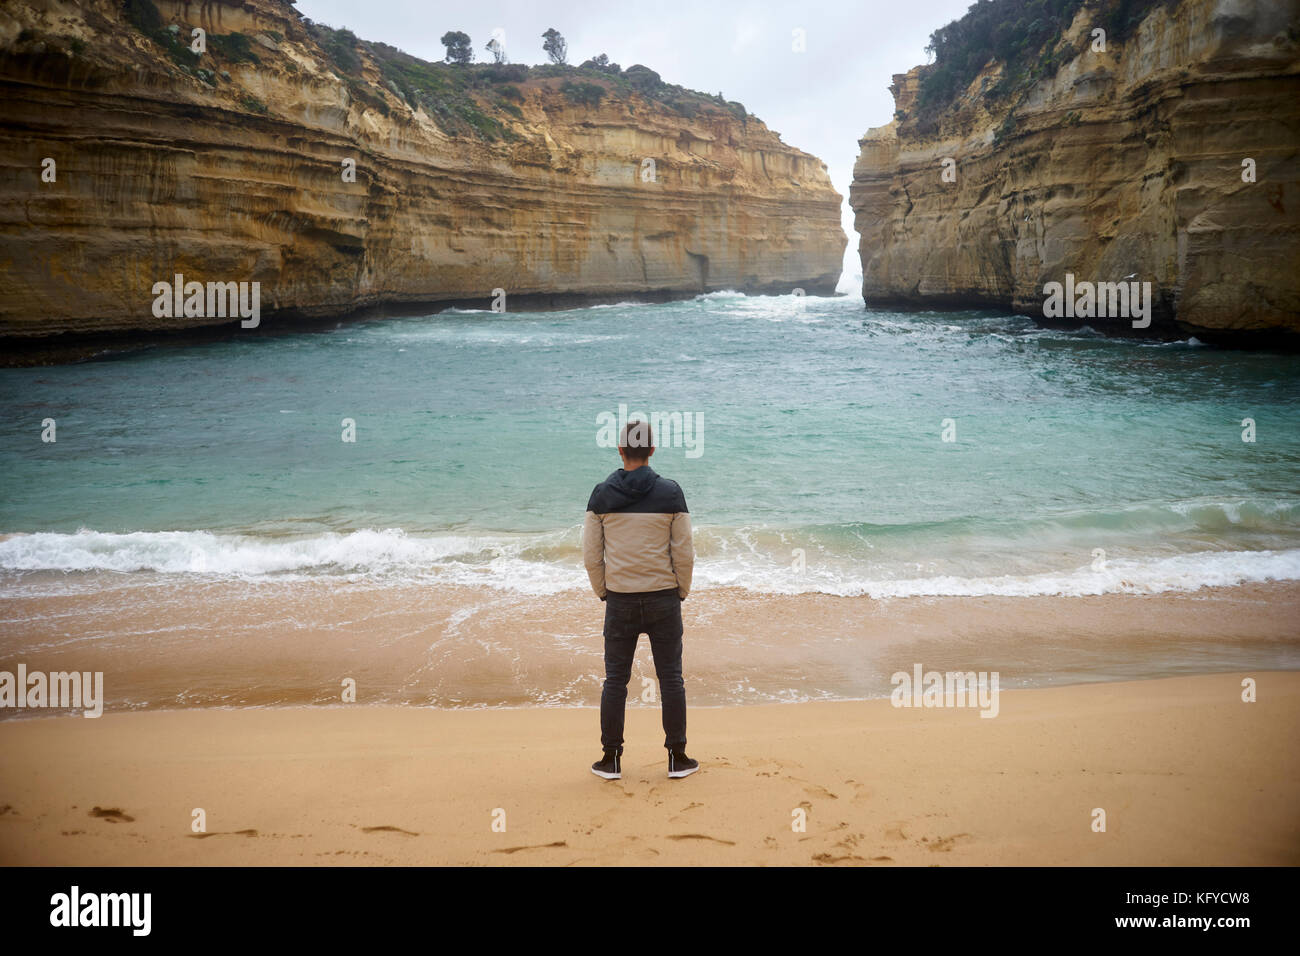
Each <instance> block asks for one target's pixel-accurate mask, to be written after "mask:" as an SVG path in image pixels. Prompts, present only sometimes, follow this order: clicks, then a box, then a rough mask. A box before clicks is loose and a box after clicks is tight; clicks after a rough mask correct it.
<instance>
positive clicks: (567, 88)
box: [560, 80, 605, 107]
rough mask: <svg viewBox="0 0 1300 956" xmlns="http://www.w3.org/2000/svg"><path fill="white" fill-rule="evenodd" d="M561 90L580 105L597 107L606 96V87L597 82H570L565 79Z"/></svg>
mask: <svg viewBox="0 0 1300 956" xmlns="http://www.w3.org/2000/svg"><path fill="white" fill-rule="evenodd" d="M560 92H561V93H563V94H564V95H565V96H566V97H567V98H568V99H569V100H570V102H573V103H577V104H578V105H579V106H591V107H597V106H600V101H601V100H602V99H604V98H605V88H604V87H603V86H601V85H599V84H597V83H570V82H569V81H568V80H565V81H564V83H563V85H561V86H560Z"/></svg>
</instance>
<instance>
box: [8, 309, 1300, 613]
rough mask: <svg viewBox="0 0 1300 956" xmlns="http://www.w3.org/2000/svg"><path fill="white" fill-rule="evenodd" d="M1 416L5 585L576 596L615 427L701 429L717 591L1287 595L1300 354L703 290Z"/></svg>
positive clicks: (157, 367) (693, 470)
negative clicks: (226, 585) (51, 423)
mask: <svg viewBox="0 0 1300 956" xmlns="http://www.w3.org/2000/svg"><path fill="white" fill-rule="evenodd" d="M0 397H2V399H3V407H4V409H5V415H4V416H3V417H2V418H0V487H3V495H2V498H0V593H7V594H9V595H11V596H12V595H16V594H19V593H21V594H22V595H24V596H28V597H30V596H33V595H39V594H57V593H61V592H64V591H67V590H69V589H72V590H75V589H77V588H79V587H84V586H85V585H87V583H89V582H92V581H96V580H101V579H102V575H104V574H110V573H111V574H115V575H125V576H128V579H129V576H130V575H133V574H140V575H148V576H149V578H150V580H155V581H156V580H157V579H158V578H159V576H162V577H164V578H167V579H169V580H174V581H176V582H178V583H183V582H186V581H195V582H199V581H212V580H214V579H232V580H240V579H251V580H258V581H264V580H273V581H284V582H291V581H293V580H295V579H296V578H313V579H317V578H331V577H336V578H339V579H340V580H346V581H357V580H364V581H370V582H379V583H382V582H385V581H392V582H394V583H401V584H403V585H406V584H412V583H415V584H419V583H428V584H434V585H436V584H439V583H442V584H448V585H452V584H455V585H481V586H486V587H490V588H494V589H499V590H504V591H508V592H513V593H515V594H522V595H530V594H536V595H545V594H556V593H559V592H562V591H566V590H570V589H582V588H585V587H586V586H587V585H586V577H585V574H584V573H583V570H582V566H581V557H580V537H579V529H580V525H581V520H582V514H583V510H584V507H585V504H586V500H587V496H588V494H589V493H590V491H591V488H592V486H593V485H594V484H595V483H596V482H597V481H599V480H600V479H602V478H603V477H604V476H605V475H606V474H607V473H608V472H609V471H611V470H612V469H613V468H615V467H617V466H618V459H617V452H616V450H615V449H613V448H610V447H602V445H601V443H600V437H601V436H600V425H601V423H602V421H606V420H608V419H609V418H611V417H614V418H616V417H617V416H618V414H619V411H620V406H626V408H627V409H628V410H629V411H634V412H636V411H639V412H643V413H647V414H655V413H657V414H661V415H671V414H673V413H680V414H681V415H682V416H683V418H682V421H683V422H684V423H685V422H690V423H691V425H692V429H691V431H690V432H689V434H687V435H682V434H681V433H679V434H678V435H676V436H674V438H673V440H671V441H667V442H665V441H664V440H663V439H664V436H662V435H661V436H660V438H661V447H660V450H659V451H658V452H657V454H656V455H655V457H654V459H653V466H654V467H655V469H656V470H657V471H659V473H660V474H664V475H667V476H669V477H672V478H674V479H676V480H678V481H679V482H680V483H681V485H682V486H683V488H684V490H685V493H686V497H687V501H688V503H689V506H690V508H691V511H692V513H693V519H694V523H695V528H696V542H697V551H698V563H697V568H696V584H697V587H699V588H705V589H707V588H715V587H724V586H726V587H735V588H740V589H745V590H748V591H753V592H763V593H781V594H796V593H803V592H822V593H828V594H836V595H870V596H874V597H890V596H908V595H1040V594H1101V593H1110V592H1125V593H1153V592H1162V591H1170V590H1195V589H1197V588H1200V587H1204V586H1209V585H1225V584H1236V583H1241V582H1251V581H1268V580H1283V581H1285V580H1295V579H1297V578H1300V482H1298V481H1297V478H1300V429H1298V428H1297V423H1300V356H1295V355H1282V354H1273V353H1260V352H1236V351H1224V350H1218V349H1214V348H1208V347H1205V346H1202V345H1201V344H1200V343H1197V342H1196V341H1194V340H1189V341H1184V342H1176V343H1163V344H1156V343H1147V342H1134V341H1128V340H1121V339H1111V338H1105V337H1103V336H1101V335H1099V334H1097V333H1096V332H1093V331H1091V330H1086V329H1085V330H1083V331H1078V332H1064V331H1051V330H1043V329H1039V328H1036V327H1035V326H1034V325H1033V324H1032V323H1031V322H1029V321H1028V320H1026V319H1024V318H1021V317H1016V316H1009V315H1002V314H995V313H989V312H955V313H954V312H945V313H920V314H902V313H894V312H889V311H879V310H864V309H863V307H862V303H861V300H860V299H858V298H856V297H839V298H817V297H806V298H801V297H795V296H744V295H740V294H736V293H715V294H710V295H705V296H700V297H698V298H695V299H692V300H687V301H681V302H675V303H668V304H654V305H648V304H635V303H625V304H620V305H613V306H596V307H591V308H583V309H574V310H570V311H563V312H544V313H531V312H512V313H506V314H495V313H491V312H445V313H441V314H436V315H428V316H422V317H410V318H395V319H385V320H382V321H369V322H358V323H346V324H341V325H339V326H338V327H336V328H332V329H329V330H327V331H319V332H310V333H299V334H293V335H284V336H249V337H247V338H242V339H236V340H234V341H231V342H226V343H216V344H204V345H195V346H186V347H168V348H155V349H149V350H143V351H137V352H132V353H127V354H122V355H117V356H114V357H108V358H105V359H102V360H99V361H95V362H91V363H85V364H79V365H69V366H62V367H53V368H35V369H3V370H0ZM50 418H52V419H54V420H55V422H56V429H57V432H56V435H57V441H55V442H53V443H48V442H43V441H42V438H41V436H42V422H43V421H44V420H45V419H50ZM344 419H350V420H352V421H353V422H354V423H355V437H356V440H355V442H345V441H343V440H342V436H343V434H344V427H345V426H344ZM1246 419H1250V420H1251V421H1253V423H1254V438H1255V440H1254V441H1253V442H1248V441H1243V431H1244V430H1245V427H1246V426H1244V425H1243V420H1246ZM945 431H947V433H948V434H947V437H949V438H951V439H952V440H950V441H945V440H944V437H945ZM686 438H689V439H690V444H689V446H687V445H686V444H685V443H684V439H686Z"/></svg>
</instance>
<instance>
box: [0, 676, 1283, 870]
mask: <svg viewBox="0 0 1300 956" xmlns="http://www.w3.org/2000/svg"><path fill="white" fill-rule="evenodd" d="M1244 676H1250V677H1254V678H1255V679H1256V680H1257V682H1258V683H1257V687H1258V701H1257V702H1256V703H1244V702H1243V701H1242V700H1241V684H1242V678H1243V677H1244ZM690 720H691V724H690V738H691V741H692V745H691V748H690V749H691V752H692V753H693V754H695V755H696V756H697V757H698V758H699V759H700V760H701V762H702V764H703V769H702V771H701V772H700V773H698V774H696V775H694V776H693V777H690V778H687V779H685V780H679V781H670V780H668V779H667V778H666V776H665V772H664V771H665V767H664V761H663V759H662V757H663V751H662V749H661V748H660V746H659V744H660V742H661V739H662V738H661V736H660V732H659V726H658V723H659V715H658V713H657V709H651V708H648V707H632V708H630V710H629V714H628V741H629V744H628V752H627V754H626V758H625V772H624V778H623V779H622V780H621V781H615V782H607V781H601V780H599V779H597V778H596V777H594V776H592V775H591V774H590V773H589V772H588V771H587V765H588V764H589V763H590V761H591V760H592V759H594V758H595V757H596V756H597V753H596V752H595V749H594V748H593V746H592V745H591V743H590V741H591V737H592V727H593V726H594V724H595V722H596V714H595V712H594V710H593V709H591V708H519V709H492V710H441V709H433V708H414V707H366V706H361V705H353V706H343V705H339V706H333V707H290V708H257V709H251V708H246V709H215V708H207V709H198V710H188V711H150V712H142V713H131V714H112V713H110V714H106V715H105V716H104V717H102V718H100V719H98V720H88V719H84V718H80V717H56V718H42V719H31V720H10V721H6V722H4V723H3V724H0V754H2V755H3V756H2V757H0V769H2V771H3V772H0V863H3V864H19V865H29V864H40V865H51V864H53V865H67V864H78V865H109V864H124V865H143V864H162V865H232V864H252V865H268V864H324V865H338V864H343V865H355V864H456V865H462V864H468V865H518V864H524V865H534V864H544V865H557V866H564V865H591V864H657V865H665V864H666V865H672V864H722V865H744V864H749V865H753V864H760V865H809V864H813V865H863V866H890V865H936V864H937V865H984V864H1006V865H1044V864H1046V865H1060V864H1078V865H1117V864H1138V865H1206V864H1208V865H1241V864H1281V865H1294V864H1296V863H1300V810H1297V807H1300V753H1298V752H1297V750H1296V748H1295V746H1294V739H1295V731H1296V728H1297V726H1300V674H1297V673H1294V672H1259V673H1251V674H1249V675H1243V674H1219V675H1210V676H1194V677H1175V678H1168V679H1162V680H1151V681H1130V682H1121V683H1107V684H1088V685H1076V686H1068V687H1055V688H1045V689H1034V690H1013V691H1004V692H1003V693H1002V695H1001V706H1000V713H999V715H998V716H997V717H996V718H995V719H982V718H981V717H980V716H979V713H978V711H975V710H971V709H962V708H950V709H904V708H895V707H893V706H891V705H890V702H889V701H888V700H867V701H840V702H826V703H819V702H814V703H801V704H785V705H758V706H733V707H717V708H696V709H694V710H692V712H691V715H690ZM196 808H201V809H202V810H203V811H204V812H205V814H206V833H203V834H199V833H195V832H192V829H191V827H192V823H191V821H192V814H193V811H194V809H196ZM1097 808H1101V809H1103V810H1105V812H1106V830H1105V832H1104V833H1101V832H1094V830H1093V828H1092V823H1093V819H1094V810H1095V809H1097ZM800 809H802V810H803V811H804V812H805V814H806V830H805V831H804V832H796V830H795V829H794V828H793V827H792V821H794V820H795V819H796V816H797V814H796V813H795V811H797V810H800ZM502 817H504V832H500V830H499V824H498V830H494V829H493V822H494V819H495V820H498V821H500V820H501V819H502Z"/></svg>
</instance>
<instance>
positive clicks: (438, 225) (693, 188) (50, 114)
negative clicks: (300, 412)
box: [0, 0, 845, 342]
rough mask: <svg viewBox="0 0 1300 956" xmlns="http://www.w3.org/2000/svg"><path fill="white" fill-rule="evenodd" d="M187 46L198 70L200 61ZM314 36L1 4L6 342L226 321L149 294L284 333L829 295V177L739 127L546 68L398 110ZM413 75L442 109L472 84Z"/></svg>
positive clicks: (245, 24)
mask: <svg viewBox="0 0 1300 956" xmlns="http://www.w3.org/2000/svg"><path fill="white" fill-rule="evenodd" d="M132 9H134V10H136V11H139V10H144V11H145V12H146V13H148V14H149V15H150V16H152V17H155V18H157V17H160V18H161V20H160V22H158V23H155V27H157V29H155V30H153V31H152V32H150V31H149V30H148V29H145V28H142V27H141V26H140V24H139V22H138V21H139V16H137V17H136V18H135V19H132V15H131V14H130V10H132ZM124 11H127V12H124ZM140 16H143V14H141V15H140ZM194 28H201V29H203V30H205V31H206V36H207V44H208V51H207V52H206V53H205V54H203V55H202V56H201V57H200V58H199V59H198V60H197V62H195V61H194V60H192V59H191V60H189V61H188V62H187V57H186V55H185V51H184V50H183V49H181V45H183V44H184V45H187V44H189V43H190V37H191V36H192V35H193V29H194ZM164 33H169V34H170V37H171V38H176V39H175V40H172V45H171V47H169V46H168V39H169V38H168V37H167V36H163V34H164ZM321 35H322V34H320V32H319V27H318V26H316V25H313V24H311V22H310V21H307V20H304V19H302V18H301V16H300V15H299V14H298V13H297V11H296V10H295V9H294V8H293V7H292V6H290V5H289V4H288V3H287V2H284V0H243V2H238V0H205V2H202V3H198V2H165V0H163V2H158V3H157V4H156V7H155V5H154V4H153V3H150V2H149V0H130V2H129V3H127V4H126V5H124V4H123V3H122V0H85V2H78V3H74V2H72V0H27V2H26V3H24V4H19V5H8V4H6V5H5V6H4V8H3V9H2V10H0V90H3V93H2V96H3V100H4V112H3V117H2V118H0V124H2V125H0V140H3V150H0V156H2V157H3V158H2V159H0V162H3V163H4V164H5V165H6V166H7V167H8V168H7V169H6V171H5V172H6V175H5V176H4V177H3V179H2V180H0V286H3V293H4V294H3V296H0V336H2V337H7V338H8V339H9V340H10V341H11V342H13V341H15V340H17V339H21V338H24V337H45V336H51V335H55V334H58V333H74V334H81V333H103V332H117V331H126V330H162V329H166V330H172V329H179V328H185V327H193V326H200V325H211V324H214V323H228V322H229V319H228V318H219V317H213V316H200V315H188V316H186V315H179V316H177V315H173V316H172V317H160V316H158V315H156V314H155V308H154V306H155V296H154V294H153V292H152V289H153V286H154V284H155V283H157V282H160V281H162V282H168V283H170V282H171V281H172V279H173V276H174V275H176V274H182V275H183V276H184V277H185V281H186V282H190V281H197V282H203V283H207V282H214V283H216V282H223V283H224V282H249V283H252V282H258V283H260V304H261V310H262V315H263V317H264V321H269V323H270V324H274V321H275V317H276V316H277V315H279V316H284V317H292V316H335V315H344V314H347V313H350V312H353V311H355V310H357V309H360V308H365V307H371V306H379V305H385V304H393V303H430V302H439V301H442V302H452V301H456V302H461V301H466V300H473V301H475V302H477V303H479V306H480V307H487V305H488V303H489V302H490V301H491V299H492V298H493V297H494V290H504V292H505V293H506V296H507V300H506V301H507V307H508V308H509V307H511V305H510V302H511V299H512V298H513V297H516V296H534V297H537V296H541V297H551V298H552V299H560V298H563V297H566V296H574V295H583V296H635V295H638V294H646V295H649V296H672V295H689V294H694V293H698V292H701V291H709V290H719V289H727V288H731V289H738V290H741V291H751V292H753V291H782V292H789V291H791V290H792V289H794V288H796V287H801V288H803V289H804V290H805V291H806V292H808V293H814V292H827V293H829V292H831V291H833V288H834V285H835V282H836V280H837V279H838V277H839V271H840V263H841V256H842V254H843V250H844V244H845V237H844V234H843V231H842V230H841V228H840V224H839V202H840V197H839V195H838V194H837V193H836V192H835V190H834V189H833V188H832V187H831V184H830V180H829V177H828V175H827V172H826V167H825V165H824V164H823V163H822V162H821V161H820V160H818V159H817V158H816V157H814V156H811V155H809V154H807V153H803V152H800V151H799V150H797V149H794V148H792V147H790V146H787V145H785V144H784V143H782V142H781V140H780V138H779V136H777V135H776V134H775V133H773V132H771V131H769V130H768V129H767V128H766V127H765V126H764V125H763V124H762V123H761V122H759V121H758V120H757V119H755V118H753V117H750V116H748V115H746V114H745V112H744V110H743V108H741V107H739V104H726V103H722V102H721V101H720V100H719V101H718V102H716V103H715V102H714V100H713V98H708V97H704V96H702V95H699V94H691V96H693V97H694V99H693V100H690V102H688V103H687V104H686V106H683V107H682V108H681V109H680V110H677V109H673V108H670V106H669V105H666V103H665V102H664V100H663V99H662V98H659V99H656V98H655V97H654V96H642V95H640V94H639V93H638V92H636V91H635V90H631V89H630V88H629V86H628V85H627V83H626V82H618V83H616V82H612V81H611V82H602V81H601V79H600V78H599V77H596V78H594V79H593V78H592V76H591V75H590V72H589V71H583V72H582V73H580V74H579V73H577V71H570V72H571V73H573V74H574V79H579V80H582V81H583V82H582V83H581V84H580V85H579V88H578V93H577V95H575V94H574V92H573V89H572V88H571V87H570V88H569V89H568V90H566V88H565V86H566V82H567V80H566V79H565V76H564V75H562V74H563V73H564V71H554V70H553V71H551V74H552V75H545V74H546V72H547V71H546V70H544V69H543V70H539V69H537V68H534V69H533V70H531V71H529V70H523V71H522V74H521V75H522V77H523V79H521V81H520V82H517V83H504V84H502V83H496V84H495V85H492V84H488V85H486V86H483V87H482V88H481V89H479V88H473V89H471V88H468V87H467V88H466V89H465V90H461V91H460V92H459V93H456V95H457V96H459V97H460V98H459V99H458V100H454V101H453V99H448V98H447V97H450V96H451V93H448V94H447V95H446V97H444V96H443V94H442V93H441V92H439V93H437V94H436V95H431V94H429V92H428V90H427V89H426V90H424V91H423V92H421V91H420V90H415V89H403V87H402V86H401V85H399V83H398V82H394V80H393V77H395V76H397V74H393V73H386V72H384V71H383V70H381V69H380V66H379V65H378V64H377V61H376V59H375V56H374V55H372V54H374V51H375V49H376V46H371V45H367V44H364V43H362V44H360V45H359V46H357V47H356V48H355V51H354V54H353V53H347V51H344V59H345V61H347V62H350V63H351V64H352V67H351V68H350V69H349V68H342V67H340V66H339V61H340V54H339V52H338V51H337V50H329V49H326V48H324V47H323V46H322V43H321V41H320V37H321ZM336 35H337V34H336ZM160 36H162V39H161V40H159V39H158V37H160ZM348 36H349V37H350V36H351V35H350V34H348ZM539 43H540V41H539ZM386 49H387V50H388V51H389V52H390V53H391V54H392V55H394V56H397V57H402V56H404V55H402V54H400V53H399V51H396V50H393V49H392V48H391V47H389V48H386ZM406 59H407V60H410V58H406ZM412 62H417V63H418V61H412ZM191 64H193V65H191ZM419 69H423V70H424V72H423V73H418V75H419V76H423V77H426V78H427V82H426V81H424V80H420V81H418V82H426V87H427V84H429V83H434V84H436V83H443V82H444V79H445V78H446V77H447V76H456V74H453V73H450V72H449V71H452V70H455V69H458V68H456V67H450V66H439V67H436V68H435V67H430V66H429V65H428V64H419ZM464 69H479V68H478V67H475V68H464ZM483 69H486V68H483ZM516 69H518V68H516ZM539 74H543V75H539ZM411 75H417V74H411ZM461 75H464V76H469V75H472V74H471V73H465V74H461ZM629 75H631V71H629ZM646 75H648V76H650V77H653V83H654V84H658V86H657V87H656V88H657V89H660V90H662V89H664V88H665V87H663V85H662V84H660V83H659V80H658V77H657V76H656V75H655V74H653V73H652V72H651V71H648V70H643V71H642V72H641V73H639V74H636V76H635V77H634V78H635V79H636V80H637V81H638V82H643V83H644V82H647V81H646V80H645V79H644V77H645V76H646ZM398 79H400V77H398ZM411 82H412V83H413V84H414V83H416V82H417V81H416V80H412V81H411ZM594 87H601V88H602V89H603V93H602V92H601V91H600V90H595V91H594V92H595V93H596V94H597V95H596V96H594V97H593V96H592V93H593V88H594ZM448 89H450V87H448ZM672 89H676V88H672ZM453 92H455V91H453ZM507 94H508V95H507ZM688 99H689V98H688ZM683 102H686V101H685V100H683ZM444 103H450V104H451V105H450V106H444V105H443V104H444ZM426 106H427V107H428V109H426ZM429 110H433V111H434V112H435V113H437V114H438V116H431V115H430V112H429ZM453 114H455V115H453ZM453 121H454V122H453ZM475 126H477V127H480V128H482V129H485V130H487V131H488V132H487V134H485V135H475V132H474V129H473V127H475ZM458 127H459V129H460V132H457V128H458ZM448 128H450V129H451V130H452V131H451V132H448ZM466 129H468V130H469V132H468V133H466V132H465V130H466ZM46 160H52V161H53V163H54V166H53V172H54V178H53V181H49V182H47V181H43V178H42V173H43V170H44V169H45V168H46V166H48V164H47V163H46ZM348 160H351V161H354V163H355V181H348V177H347V176H346V175H345V162H346V161H348Z"/></svg>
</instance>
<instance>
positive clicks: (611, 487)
mask: <svg viewBox="0 0 1300 956" xmlns="http://www.w3.org/2000/svg"><path fill="white" fill-rule="evenodd" d="M658 480H659V476H658V475H657V474H655V472H654V469H652V468H651V467H650V466H649V465H642V466H641V467H640V468H637V469H635V470H634V471H627V470H626V469H623V468H620V469H618V470H617V471H614V472H611V473H610V476H609V477H608V478H606V479H605V480H604V482H602V483H601V484H599V485H597V486H596V490H595V491H593V492H592V493H591V501H590V502H589V503H588V505H587V510H588V511H595V512H598V513H602V514H603V513H606V512H610V511H618V510H619V509H621V508H626V507H627V506H628V505H631V504H635V503H636V502H638V501H640V500H641V499H642V498H644V497H645V496H646V495H648V494H650V492H651V491H652V490H654V486H655V482H656V481H658Z"/></svg>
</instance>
